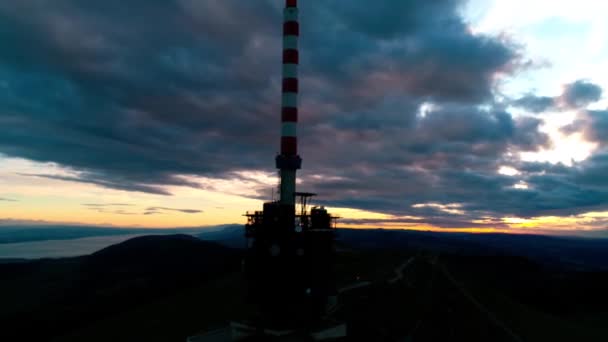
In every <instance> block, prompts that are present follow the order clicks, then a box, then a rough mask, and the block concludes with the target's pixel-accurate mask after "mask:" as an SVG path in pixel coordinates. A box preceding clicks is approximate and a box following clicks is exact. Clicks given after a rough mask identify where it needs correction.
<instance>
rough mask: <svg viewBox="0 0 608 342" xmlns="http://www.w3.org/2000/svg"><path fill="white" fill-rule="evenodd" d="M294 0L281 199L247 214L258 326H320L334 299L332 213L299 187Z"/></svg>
mask: <svg viewBox="0 0 608 342" xmlns="http://www.w3.org/2000/svg"><path fill="white" fill-rule="evenodd" d="M299 31H300V30H299V22H298V8H297V0H287V1H286V6H285V10H284V23H283V82H282V83H283V87H282V110H281V122H282V129H281V153H280V154H279V155H278V156H277V157H276V167H277V168H278V169H279V173H280V189H279V192H280V199H279V200H278V201H272V202H267V203H264V207H263V210H262V211H255V212H253V213H247V214H246V216H247V224H246V226H245V235H246V238H247V251H246V257H245V262H244V266H245V274H246V277H247V283H248V284H247V285H248V298H249V299H250V301H251V303H252V304H253V306H254V308H255V310H254V312H255V314H254V317H253V318H252V319H251V321H250V322H249V323H248V325H247V326H243V327H244V329H245V330H247V327H248V326H249V324H251V325H253V326H254V327H255V329H256V330H257V331H261V330H263V329H270V330H272V331H283V332H285V331H299V332H302V331H309V332H313V331H318V330H319V329H320V327H322V326H323V320H322V318H323V317H324V315H325V313H326V311H327V309H328V308H329V307H331V306H332V305H333V304H335V298H336V288H335V282H334V279H333V263H334V253H335V251H334V232H335V229H334V228H335V227H334V225H333V222H334V219H335V217H333V216H331V215H330V214H329V213H328V212H327V210H326V209H325V208H323V207H316V206H314V207H311V208H310V209H309V205H308V203H309V201H310V199H311V198H312V197H313V196H314V194H312V193H303V192H296V171H297V170H298V169H300V168H301V166H302V159H301V158H300V156H299V155H298V148H297V147H298V143H297V121H298V63H299V53H298V36H299Z"/></svg>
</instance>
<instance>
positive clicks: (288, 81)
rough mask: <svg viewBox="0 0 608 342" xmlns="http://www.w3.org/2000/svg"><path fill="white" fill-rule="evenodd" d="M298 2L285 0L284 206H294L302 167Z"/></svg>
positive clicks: (281, 158) (280, 166) (281, 165)
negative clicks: (299, 172)
mask: <svg viewBox="0 0 608 342" xmlns="http://www.w3.org/2000/svg"><path fill="white" fill-rule="evenodd" d="M299 35H300V25H299V23H298V1H297V0H286V4H285V10H284V22H283V82H282V83H283V87H282V88H283V89H282V99H281V106H282V108H281V154H280V155H279V156H277V159H276V162H277V168H278V169H280V172H281V188H280V191H281V203H283V204H295V191H296V170H297V169H299V168H300V167H301V166H302V159H301V158H300V157H299V156H298V135H297V124H298V63H299V53H298V36H299Z"/></svg>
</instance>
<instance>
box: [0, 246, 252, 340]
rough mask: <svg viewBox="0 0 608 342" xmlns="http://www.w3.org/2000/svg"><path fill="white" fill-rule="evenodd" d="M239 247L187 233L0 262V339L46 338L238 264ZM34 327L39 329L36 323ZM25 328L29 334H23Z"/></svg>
mask: <svg viewBox="0 0 608 342" xmlns="http://www.w3.org/2000/svg"><path fill="white" fill-rule="evenodd" d="M239 262H240V257H239V254H238V252H236V251H234V250H231V249H229V248H226V247H222V246H220V245H217V244H214V243H210V242H204V241H201V240H199V239H196V238H194V237H191V236H187V235H171V236H146V237H138V238H134V239H131V240H128V241H125V242H123V243H120V244H118V245H114V246H111V247H108V248H105V249H103V250H100V251H98V252H96V253H94V254H92V255H89V256H84V257H77V258H64V259H55V260H51V259H46V260H44V259H43V260H38V261H31V262H22V263H14V264H1V265H0V302H2V303H3V305H2V307H1V308H0V320H2V321H3V322H5V323H7V324H6V326H8V327H11V329H9V330H5V329H3V330H2V331H0V334H2V335H4V336H0V340H12V339H13V338H17V337H19V338H21V339H23V338H25V339H26V340H36V339H38V338H42V339H44V340H46V339H48V338H49V337H52V336H58V335H62V334H65V333H67V332H69V331H71V330H74V329H77V328H79V327H81V326H84V325H87V324H90V323H92V322H94V321H96V320H99V319H102V318H104V317H107V316H110V315H115V314H118V313H120V312H123V311H125V310H128V309H131V308H133V307H134V306H137V305H140V304H142V303H145V302H149V301H153V300H156V299H158V298H163V297H165V296H167V295H170V294H173V293H175V292H177V291H182V290H184V289H188V288H192V287H195V286H198V285H199V284H201V283H205V282H206V281H208V280H209V279H215V278H217V277H219V276H221V275H223V274H227V273H229V272H234V271H235V270H238V267H239ZM31 327H36V329H31ZM24 332H25V336H24Z"/></svg>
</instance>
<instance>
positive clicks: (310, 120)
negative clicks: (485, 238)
mask: <svg viewBox="0 0 608 342" xmlns="http://www.w3.org/2000/svg"><path fill="white" fill-rule="evenodd" d="M281 5H282V3H281V1H270V0H264V1H255V2H248V1H247V2H246V1H237V0H224V1H195V0H174V1H156V0H146V1H143V0H135V1H129V2H128V4H126V3H125V2H124V1H118V0H107V1H102V2H99V1H95V2H84V1H76V0H55V1H50V0H43V1H34V0H22V1H19V2H17V3H11V4H10V5H9V4H8V3H6V4H1V3H0V42H1V43H0V44H1V47H2V48H1V49H0V90H1V91H0V123H1V124H2V127H4V128H5V132H6V133H4V134H2V135H0V152H1V153H4V154H7V155H9V156H15V157H21V158H27V159H30V160H35V161H45V162H46V161H50V162H55V163H58V164H60V165H62V166H65V167H68V168H70V169H72V170H73V171H74V175H73V176H56V175H48V174H45V173H44V172H41V173H40V174H32V175H31V176H37V177H51V178H61V179H62V180H68V181H78V182H89V183H94V184H97V185H100V186H103V187H108V188H114V189H122V190H128V191H140V192H149V193H154V194H164V195H168V194H170V192H169V190H167V186H191V187H200V188H205V189H212V188H213V183H209V184H201V183H199V182H196V181H193V180H192V178H190V177H187V176H202V177H209V178H226V179H229V178H233V177H238V175H240V174H242V173H240V172H241V171H244V170H263V171H272V167H273V156H274V154H275V153H276V150H277V149H278V136H279V121H280V120H279V100H280V98H279V94H280V89H279V88H280V50H281V39H280V38H281V32H280V28H281V22H282V19H281ZM461 5H462V3H461V1H456V0H444V1H423V2H421V1H414V0H408V1H397V2H396V1H392V0H377V1H373V2H369V1H364V0H357V1H348V2H347V3H346V2H331V1H321V0H318V1H306V2H303V4H302V7H301V21H302V24H301V25H302V39H301V44H302V46H301V50H302V56H301V64H302V67H301V72H302V77H301V87H300V88H301V93H302V103H301V123H302V125H301V129H300V135H301V139H300V141H301V144H302V146H301V154H302V157H303V158H304V170H303V172H302V179H303V182H304V186H305V187H306V188H307V189H311V190H313V191H318V192H319V193H322V194H323V198H324V200H325V201H326V203H328V204H333V205H340V206H347V207H354V208H360V209H367V210H376V211H380V212H386V213H391V214H395V215H416V216H421V217H424V218H425V221H426V222H427V223H431V224H436V225H438V226H445V227H453V226H468V227H470V226H472V225H474V224H475V223H473V221H475V220H479V219H480V218H487V217H496V216H503V215H517V216H535V215H542V214H544V213H547V212H559V213H576V212H580V211H582V210H585V208H588V207H603V206H605V204H606V192H605V190H604V188H603V187H604V186H605V185H604V184H601V182H602V181H601V180H600V179H599V177H594V176H593V175H594V172H601V170H604V167H605V163H604V161H605V160H604V158H603V157H602V155H601V154H599V155H597V156H595V157H594V158H592V159H590V160H589V161H586V162H585V163H583V164H581V165H578V166H577V167H575V168H572V169H566V168H564V167H563V166H555V165H549V164H538V163H532V164H528V163H522V162H521V161H519V160H518V159H517V158H515V157H513V156H516V155H517V154H518V153H519V152H521V151H535V150H538V149H539V148H542V147H547V146H549V145H550V140H549V138H548V137H547V136H546V135H545V134H544V133H541V132H540V131H539V128H540V127H541V125H542V118H541V117H539V116H538V115H532V114H534V113H542V112H544V111H546V110H549V109H550V108H555V107H557V106H563V107H568V108H577V109H580V110H584V108H585V106H586V105H587V104H589V103H592V102H594V101H597V100H598V99H599V98H600V97H601V94H602V93H601V88H599V87H597V86H595V85H593V84H591V83H589V82H586V81H577V82H574V83H572V84H570V85H567V86H566V87H565V89H564V93H563V94H561V95H558V96H556V97H544V98H543V97H538V96H536V95H534V94H530V95H529V96H526V97H523V98H521V99H516V100H513V101H511V102H512V103H510V105H512V106H520V107H524V108H526V109H528V110H529V111H530V112H531V115H530V116H517V117H515V116H514V115H512V113H511V112H510V106H508V104H507V103H504V102H501V101H498V100H497V94H498V93H499V89H498V86H499V82H500V81H501V80H502V79H504V78H505V77H510V76H512V75H515V74H516V73H518V72H520V71H522V70H526V69H527V68H529V66H530V61H527V60H526V59H525V57H524V55H523V51H522V49H521V47H520V46H519V45H518V44H516V43H514V42H513V41H511V40H509V39H508V38H506V37H502V36H487V35H482V34H474V33H472V31H471V30H470V29H469V27H468V26H467V23H466V22H465V21H464V20H463V19H462V17H461V16H460V6H461ZM581 115H582V116H581V118H580V120H579V121H578V126H577V127H576V128H574V127H573V128H572V129H573V130H575V131H581V130H583V131H584V132H585V135H586V136H588V137H589V139H593V140H598V141H605V140H606V135H605V133H604V132H606V130H604V129H602V127H603V126H602V125H607V124H608V123H607V122H605V121H606V120H605V118H606V113H605V112H593V111H587V112H586V113H585V114H581ZM502 165H511V166H514V167H516V168H517V169H518V170H521V171H522V174H521V176H520V177H512V176H505V175H502V174H499V173H497V170H498V169H499V168H500V167H501V166H502ZM596 178H597V179H596ZM521 182H526V183H527V184H528V186H529V187H528V189H522V188H516V187H515V186H516V185H517V184H519V183H521ZM421 203H422V204H424V203H439V204H442V205H450V204H454V203H455V204H457V205H458V208H459V211H457V212H456V211H452V212H449V211H446V210H444V209H442V208H441V207H440V206H439V207H438V206H415V205H416V204H421ZM97 209H100V210H102V209H103V208H97ZM166 210H178V211H181V212H189V211H183V210H181V209H171V208H148V210H147V211H146V212H149V213H150V214H153V213H157V212H162V211H166ZM196 212H198V211H196ZM125 213H127V212H126V211H125ZM489 224H496V222H492V221H491V220H490V223H489Z"/></svg>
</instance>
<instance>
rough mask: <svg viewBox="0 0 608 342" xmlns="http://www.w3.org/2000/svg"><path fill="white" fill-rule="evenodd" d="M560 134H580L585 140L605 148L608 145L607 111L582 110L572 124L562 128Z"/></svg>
mask: <svg viewBox="0 0 608 342" xmlns="http://www.w3.org/2000/svg"><path fill="white" fill-rule="evenodd" d="M562 132H563V133H565V134H573V133H577V132H581V133H583V135H584V137H585V138H586V139H587V140H589V141H593V142H597V143H599V144H600V145H601V146H606V144H607V143H608V109H607V110H582V111H580V112H579V113H578V115H577V119H576V120H574V122H573V123H572V124H570V125H567V126H565V127H563V128H562Z"/></svg>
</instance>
